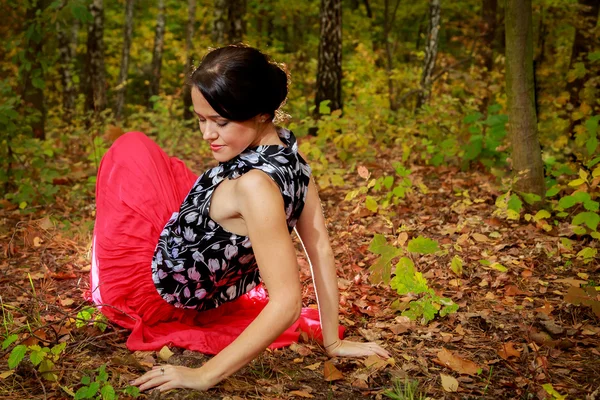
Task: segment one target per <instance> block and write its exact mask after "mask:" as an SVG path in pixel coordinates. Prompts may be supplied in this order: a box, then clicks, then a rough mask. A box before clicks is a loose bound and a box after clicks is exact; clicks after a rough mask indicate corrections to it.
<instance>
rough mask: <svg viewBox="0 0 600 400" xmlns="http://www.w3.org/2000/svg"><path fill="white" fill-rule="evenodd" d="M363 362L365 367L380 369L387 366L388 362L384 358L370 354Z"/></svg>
mask: <svg viewBox="0 0 600 400" xmlns="http://www.w3.org/2000/svg"><path fill="white" fill-rule="evenodd" d="M363 364H365V367H367V368H369V369H374V370H380V369H383V368H385V367H387V365H388V362H387V360H384V359H383V358H380V357H379V356H377V355H375V354H372V355H370V356H369V357H367V359H366V360H365V361H363Z"/></svg>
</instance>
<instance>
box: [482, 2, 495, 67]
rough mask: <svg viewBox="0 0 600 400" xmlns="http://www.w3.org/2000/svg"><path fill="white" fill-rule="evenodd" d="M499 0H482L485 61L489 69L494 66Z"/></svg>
mask: <svg viewBox="0 0 600 400" xmlns="http://www.w3.org/2000/svg"><path fill="white" fill-rule="evenodd" d="M497 11H498V0H482V2H481V17H482V20H483V44H484V46H485V47H484V49H483V60H484V61H483V62H484V65H485V67H486V69H487V70H488V71H491V70H492V68H493V67H494V38H495V37H496V13H497Z"/></svg>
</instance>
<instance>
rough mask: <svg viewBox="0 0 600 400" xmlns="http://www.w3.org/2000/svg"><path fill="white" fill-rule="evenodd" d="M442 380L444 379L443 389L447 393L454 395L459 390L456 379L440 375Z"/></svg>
mask: <svg viewBox="0 0 600 400" xmlns="http://www.w3.org/2000/svg"><path fill="white" fill-rule="evenodd" d="M440 378H442V387H443V388H444V390H445V391H446V392H450V393H453V392H456V391H457V390H458V381H457V380H456V379H455V378H454V377H452V376H450V375H446V374H440Z"/></svg>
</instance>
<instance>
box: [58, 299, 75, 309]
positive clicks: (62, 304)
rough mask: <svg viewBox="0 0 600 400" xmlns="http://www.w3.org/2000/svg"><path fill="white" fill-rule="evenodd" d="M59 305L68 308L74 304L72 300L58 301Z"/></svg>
mask: <svg viewBox="0 0 600 400" xmlns="http://www.w3.org/2000/svg"><path fill="white" fill-rule="evenodd" d="M59 301H60V305H61V306H63V307H68V306H70V305H72V304H73V303H75V300H73V299H60V300H59Z"/></svg>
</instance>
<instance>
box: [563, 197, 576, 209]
mask: <svg viewBox="0 0 600 400" xmlns="http://www.w3.org/2000/svg"><path fill="white" fill-rule="evenodd" d="M577 203H578V201H577V199H576V198H575V197H573V196H565V197H561V199H560V200H559V201H558V205H559V207H560V208H562V209H564V210H566V209H567V208H571V207H573V206H574V205H575V204H577Z"/></svg>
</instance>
